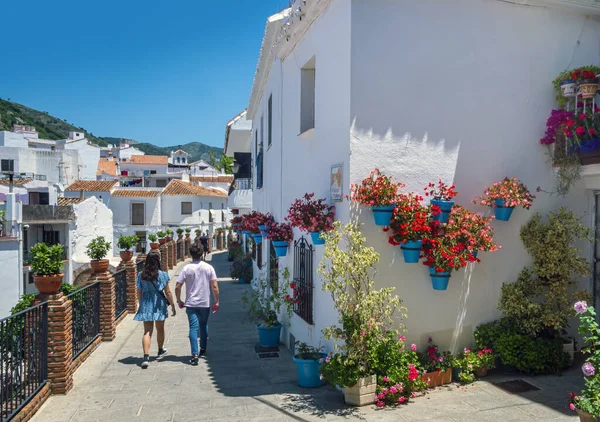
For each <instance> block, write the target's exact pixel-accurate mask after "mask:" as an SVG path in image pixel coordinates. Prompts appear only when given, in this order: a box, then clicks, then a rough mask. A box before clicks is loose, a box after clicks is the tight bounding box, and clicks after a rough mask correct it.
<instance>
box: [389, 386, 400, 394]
mask: <svg viewBox="0 0 600 422" xmlns="http://www.w3.org/2000/svg"><path fill="white" fill-rule="evenodd" d="M397 392H398V389H397V388H396V387H394V386H391V387H390V393H392V394H396V393H397Z"/></svg>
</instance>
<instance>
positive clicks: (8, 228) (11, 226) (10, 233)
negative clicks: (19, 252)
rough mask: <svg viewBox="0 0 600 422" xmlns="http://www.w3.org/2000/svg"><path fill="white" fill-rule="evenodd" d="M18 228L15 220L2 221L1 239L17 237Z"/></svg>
mask: <svg viewBox="0 0 600 422" xmlns="http://www.w3.org/2000/svg"><path fill="white" fill-rule="evenodd" d="M18 228H19V224H18V223H17V222H16V221H15V220H5V221H0V237H17V234H18Z"/></svg>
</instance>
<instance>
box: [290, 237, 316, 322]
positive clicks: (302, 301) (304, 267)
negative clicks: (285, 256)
mask: <svg viewBox="0 0 600 422" xmlns="http://www.w3.org/2000/svg"><path fill="white" fill-rule="evenodd" d="M312 268H313V246H312V245H310V244H309V243H308V242H307V241H306V239H305V238H304V236H302V237H301V238H300V239H298V240H295V241H294V283H296V288H295V289H294V312H295V313H296V315H298V316H299V317H300V318H302V319H303V320H304V321H306V322H307V323H309V324H311V325H312V323H313V275H312V271H313V270H312Z"/></svg>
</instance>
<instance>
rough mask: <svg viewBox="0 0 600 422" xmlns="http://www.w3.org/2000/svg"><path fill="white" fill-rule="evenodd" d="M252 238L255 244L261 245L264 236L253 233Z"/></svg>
mask: <svg viewBox="0 0 600 422" xmlns="http://www.w3.org/2000/svg"><path fill="white" fill-rule="evenodd" d="M252 238H253V239H254V243H256V244H257V245H260V244H261V243H262V234H260V233H253V234H252Z"/></svg>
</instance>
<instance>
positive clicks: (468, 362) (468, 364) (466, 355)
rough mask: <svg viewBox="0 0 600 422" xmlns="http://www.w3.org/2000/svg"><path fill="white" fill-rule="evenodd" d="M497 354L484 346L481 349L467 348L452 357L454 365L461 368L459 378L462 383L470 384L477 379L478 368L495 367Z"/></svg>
mask: <svg viewBox="0 0 600 422" xmlns="http://www.w3.org/2000/svg"><path fill="white" fill-rule="evenodd" d="M495 366H496V355H494V353H493V351H492V349H489V348H486V347H483V348H481V349H480V350H470V349H465V350H464V351H463V352H462V353H460V354H458V355H457V356H455V357H454V359H452V367H453V368H457V369H459V373H458V379H459V381H460V382H461V383H462V384H469V383H471V382H473V381H474V380H475V374H474V372H475V370H476V369H477V368H488V369H491V368H494V367H495Z"/></svg>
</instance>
